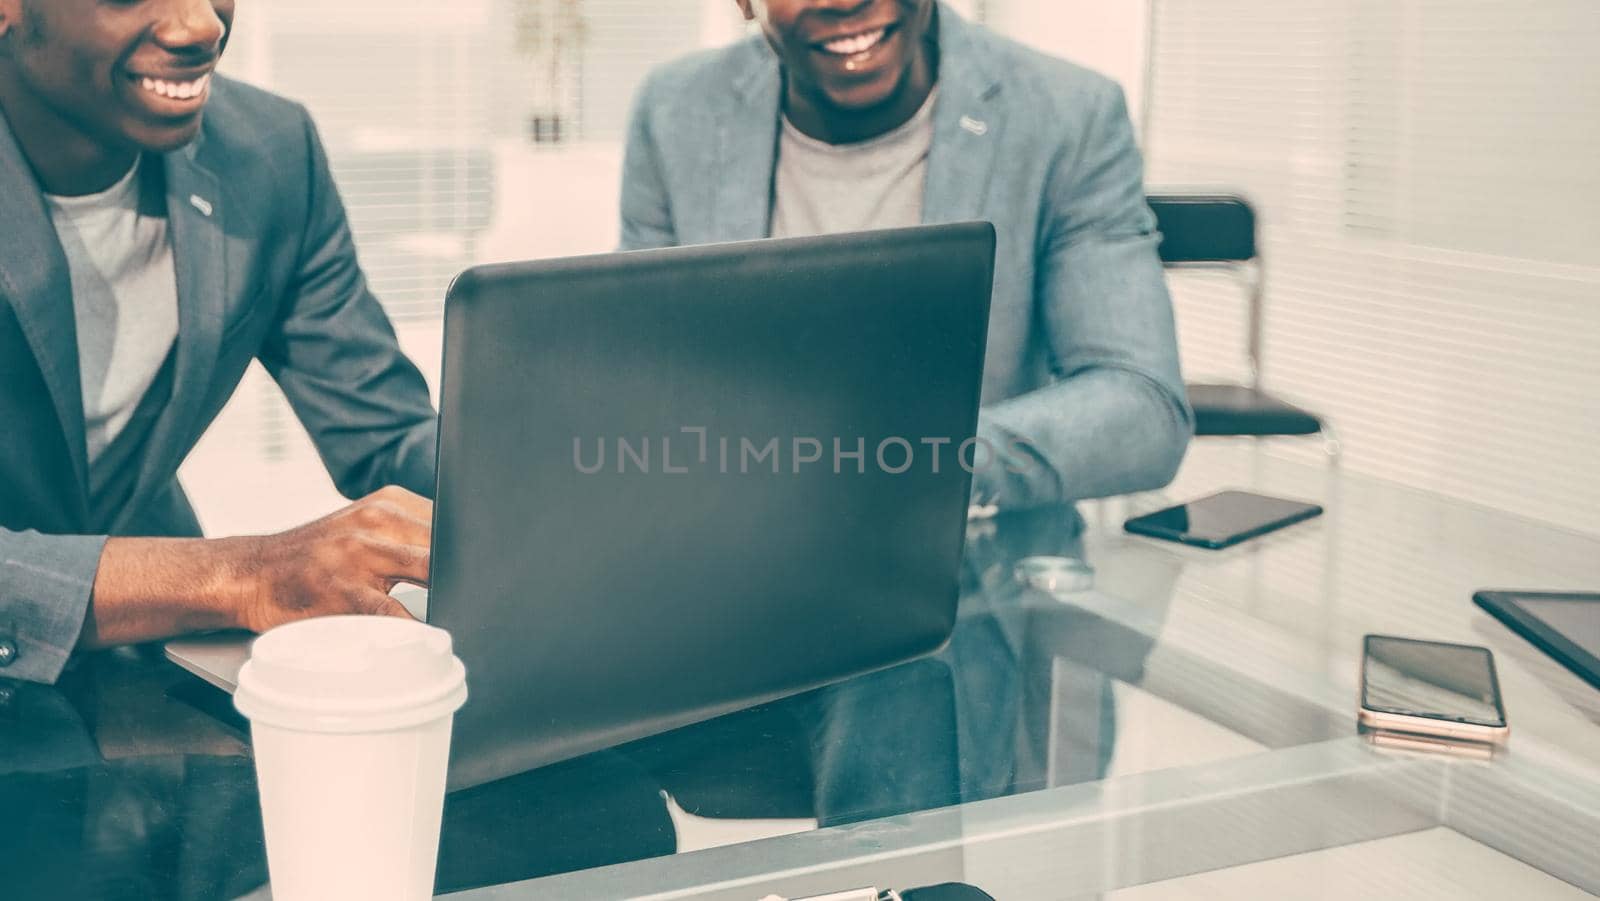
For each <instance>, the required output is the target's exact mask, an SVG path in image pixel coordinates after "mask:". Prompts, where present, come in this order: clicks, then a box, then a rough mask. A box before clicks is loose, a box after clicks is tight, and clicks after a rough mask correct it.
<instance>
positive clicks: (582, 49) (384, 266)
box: [183, 0, 1600, 534]
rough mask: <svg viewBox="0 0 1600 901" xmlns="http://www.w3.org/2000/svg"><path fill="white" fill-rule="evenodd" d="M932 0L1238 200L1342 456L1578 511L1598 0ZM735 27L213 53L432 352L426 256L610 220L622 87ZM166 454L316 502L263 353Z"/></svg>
mask: <svg viewBox="0 0 1600 901" xmlns="http://www.w3.org/2000/svg"><path fill="white" fill-rule="evenodd" d="M952 5H953V6H955V7H956V8H958V9H960V10H962V11H964V12H965V13H966V14H967V15H969V17H972V18H975V19H978V20H980V21H983V22H986V23H988V24H989V25H990V26H991V27H994V28H996V29H997V30H999V31H1001V32H1003V33H1006V34H1008V35H1011V36H1013V37H1015V38H1017V39H1019V40H1022V41H1024V42H1026V43H1029V44H1032V45H1034V46H1037V47H1039V48H1041V49H1043V50H1045V51H1048V52H1051V53H1055V54H1058V55H1063V56H1066V57H1068V58H1071V59H1074V60H1077V61H1079V62H1081V63H1084V64H1086V65H1088V66H1090V67H1092V68H1095V69H1098V70H1100V71H1102V72H1105V73H1106V74H1108V75H1110V76H1112V77H1114V78H1116V79H1117V80H1118V81H1120V82H1121V83H1122V84H1123V86H1124V88H1125V90H1126V92H1127V94H1128V96H1129V100H1130V108H1131V109H1132V111H1133V113H1134V116H1135V119H1136V121H1137V123H1138V125H1139V127H1140V131H1141V138H1142V141H1143V143H1144V145H1145V148H1146V154H1147V162H1148V181H1149V184H1150V185H1151V187H1152V189H1155V188H1160V187H1170V186H1184V187H1223V188H1228V189H1233V190H1238V191H1241V192H1243V193H1244V194H1245V195H1246V196H1248V197H1249V198H1250V199H1251V200H1252V201H1253V203H1254V204H1255V205H1256V208H1257V212H1258V215H1259V216H1260V220H1261V240H1262V245H1261V247H1262V255H1263V257H1264V259H1265V263H1266V273H1267V283H1266V284H1267V293H1266V311H1267V314H1266V342H1265V349H1266V355H1265V367H1264V369H1265V375H1266V379H1267V384H1268V386H1269V387H1271V388H1272V389H1273V390H1274V391H1275V392H1276V393H1278V394H1280V395H1282V396H1284V397H1287V398H1289V399H1291V400H1294V401H1296V402H1298V403H1300V404H1302V405H1303V406H1305V407H1307V408H1309V409H1312V410H1315V411H1316V412H1318V413H1320V414H1323V415H1324V416H1325V417H1327V418H1328V419H1329V420H1330V421H1332V422H1333V423H1334V424H1335V425H1336V426H1337V428H1338V431H1339V434H1340V437H1341V438H1342V439H1343V444H1344V456H1343V462H1342V465H1344V466H1346V467H1349V468H1350V469H1353V470H1359V471H1361V472H1364V473H1369V474H1372V475H1376V476H1379V477H1382V478H1386V479H1391V480H1394V481H1397V482H1403V483H1405V484H1408V485H1412V486H1415V487H1417V488H1420V489H1424V490H1428V491H1435V492H1440V493H1443V494H1447V495H1452V496H1455V497H1459V498H1463V499H1466V500H1469V501H1471V502H1474V503H1478V504H1482V505H1486V506H1490V507H1494V508H1499V509H1502V510H1508V511H1511V512H1514V513H1517V514H1520V515H1524V516H1527V517H1531V518H1534V519H1539V520H1543V521H1547V522H1551V523H1556V524H1559V525H1561V526H1564V527H1567V528H1570V529H1573V530H1577V531H1582V532H1587V533H1590V534H1600V467H1597V465H1596V463H1595V462H1594V461H1595V448H1596V447H1597V446H1600V353H1596V352H1595V350H1594V345H1595V342H1596V336H1600V168H1597V167H1596V165H1595V160H1597V159H1600V116H1596V115H1595V111H1596V110H1600V54H1597V53H1596V51H1595V48H1597V47H1600V5H1596V4H1595V3H1593V0H1528V2H1524V3H1517V4H1510V3H1504V2H1501V0H1296V2H1293V3H1285V2H1282V0H965V2H954V3H952ZM743 33H744V26H743V23H742V22H741V21H740V20H739V18H738V16H737V13H736V10H735V8H734V3H733V0H459V2H456V3H453V4H439V3H434V2H422V0H341V2H337V3H328V2H326V0H258V2H252V3H245V4H241V8H240V10H239V14H238V19H237V22H236V27H235V37H234V39H233V42H232V45H231V46H230V49H229V51H228V57H227V60H226V63H225V65H224V68H225V69H226V70H228V71H229V72H230V73H231V74H233V75H234V76H236V77H239V78H242V79H245V80H247V81H251V82H254V83H257V84H260V85H262V86H264V87H267V88H269V89H272V90H274V91H277V92H280V93H283V94H287V95H289V96H291V97H294V98H296V99H298V100H300V101H302V102H304V103H305V104H306V105H307V106H308V107H309V108H310V109H311V111H312V112H313V114H314V115H315V116H316V118H317V121H318V123H319V125H320V127H321V130H322V134H323V137H324V140H325V142H326V144H327V146H328V150H329V154H330V157H331V160H332V164H333V167H334V171H335V175H336V177H337V178H338V180H339V184H340V186H341V188H342V190H343V193H344V197H345V201H346V203H347V205H348V207H349V211H350V217H351V221H352V224H353V227H354V229H355V232H356V237H357V241H358V245H359V248H360V252H361V257H362V261H363V263H364V265H365V268H366V271H367V273H368V276H369V278H370V279H371V282H372V286H373V289H374V291H375V292H376V293H377V295H378V296H379V298H380V299H381V300H382V301H383V302H384V304H385V306H386V307H387V308H388V310H389V311H390V313H391V315H392V316H393V318H394V320H395V323H396V327H397V328H398V330H399V332H400V334H401V339H402V342H403V343H404V344H405V346H406V348H407V350H408V351H409V352H410V353H411V354H412V355H413V356H414V358H415V359H417V361H418V362H419V364H420V365H421V366H422V367H423V369H424V372H425V373H426V374H427V375H428V377H429V379H430V381H432V382H433V383H434V384H435V385H437V377H438V368H439V343H440V316H441V312H442V310H441V307H442V298H443V296H444V291H445V288H446V286H447V285H448V283H449V280H450V279H451V277H452V276H454V275H455V273H456V272H458V271H460V270H461V269H463V268H465V267H466V266H469V265H472V264H474V263H479V262H488V261H495V260H509V259H528V258H538V257H548V256H561V255H568V254H575V253H588V252H596V251H604V250H608V249H610V248H611V247H612V245H613V244H614V242H615V239H616V232H617V214H616V206H617V191H618V183H619V173H620V163H621V154H622V145H621V140H622V134H623V129H624V125H625V121H626V117H627V111H628V106H629V103H630V101H631V97H632V93H633V91H634V88H635V87H636V86H637V84H638V83H639V80H640V79H641V78H642V77H643V76H644V74H645V73H646V72H647V71H648V70H649V69H650V68H651V67H652V66H654V65H656V64H657V63H659V62H662V61H664V60H667V59H669V58H672V57H675V56H678V55H680V54H683V53H685V52H688V51H691V50H693V49H695V48H697V47H701V46H714V45H719V44H722V43H726V42H727V41H730V40H733V39H736V38H737V37H738V36H739V35H741V34H743ZM1173 287H1174V292H1175V296H1176V298H1177V307H1178V317H1179V326H1180V330H1181V335H1182V343H1183V355H1184V364H1185V366H1186V375H1187V376H1188V377H1189V378H1190V379H1191V380H1204V379H1208V378H1223V379H1239V378H1242V377H1243V375H1244V367H1245V364H1244V354H1243V349H1244V345H1245V336H1244V315H1243V314H1244V311H1245V308H1244V305H1243V304H1242V302H1241V297H1240V294H1239V293H1238V290H1237V286H1236V285H1235V284H1234V283H1233V282H1232V281H1231V280H1230V279H1228V278H1226V277H1224V276H1206V275H1199V274H1181V275H1175V276H1174V278H1173ZM1265 452H1267V453H1275V454H1278V453H1281V454H1286V455H1317V454H1320V452H1321V451H1320V448H1319V447H1318V446H1316V445H1315V444H1314V443H1309V442H1304V441H1292V440H1280V441H1270V442H1268V443H1267V445H1266V448H1265ZM183 476H184V479H185V482H186V484H187V486H188V488H189V491H190V494H191V496H192V497H193V499H194V501H195V504H196V507H197V508H198V511H199V513H200V515H201V518H202V521H203V522H204V523H205V525H206V527H207V529H208V531H210V532H211V533H212V534H230V533H239V532H258V531H267V530H274V529H279V528H284V527H287V526H290V525H294V524H297V523H299V522H303V521H305V520H306V519H308V518H311V517H313V516H315V515H318V514H321V513H323V512H326V511H329V510H332V509H333V508H335V507H336V506H338V505H339V504H340V499H339V497H338V495H337V494H336V493H335V492H334V490H333V488H332V485H331V483H330V482H329V481H328V479H327V476H326V475H325V474H324V473H323V472H322V469H321V465H320V463H319V462H318V461H317V458H316V455H315V452H314V451H313V450H312V449H311V447H310V444H309V442H308V440H307V439H306V438H305V435H304V433H303V432H302V431H301V430H300V428H299V426H298V424H297V423H296V422H295V420H294V418H293V415H292V414H291V413H290V412H289V410H288V407H287V405H286V404H285V403H284V401H283V399H282V397H281V395H279V394H278V393H277V390H276V388H275V387H273V386H272V384H271V381H270V379H268V378H267V377H266V376H265V375H264V373H262V372H261V371H260V370H259V368H257V369H253V370H252V372H251V374H250V375H249V376H248V377H247V379H246V382H245V384H244V386H243V387H242V389H241V391H240V392H239V394H238V395H237V396H236V397H235V399H234V401H233V402H232V404H231V405H230V406H229V408H228V409H227V410H226V411H225V412H224V414H223V416H222V418H221V419H220V420H219V421H218V423H217V425H216V426H215V427H214V428H213V429H212V431H211V432H210V433H209V434H208V435H207V437H206V439H205V440H204V441H203V442H202V444H201V446H200V447H199V449H197V451H196V452H195V454H194V456H193V457H192V458H191V460H190V461H189V463H188V464H187V465H186V467H185V469H184V473H183Z"/></svg>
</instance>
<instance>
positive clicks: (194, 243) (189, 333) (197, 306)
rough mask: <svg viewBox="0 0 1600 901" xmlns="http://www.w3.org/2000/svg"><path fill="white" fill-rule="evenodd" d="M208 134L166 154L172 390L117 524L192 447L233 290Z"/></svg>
mask: <svg viewBox="0 0 1600 901" xmlns="http://www.w3.org/2000/svg"><path fill="white" fill-rule="evenodd" d="M202 140H203V137H202V138H201V139H199V140H196V141H195V142H194V143H192V144H190V145H189V146H187V147H185V148H183V149H181V150H177V151H174V152H172V153H169V154H167V155H166V157H165V158H164V159H165V175H166V194H167V198H166V199H167V227H168V229H169V234H170V235H171V238H172V262H173V268H174V270H175V275H176V277H177V286H178V341H177V349H176V353H177V359H175V360H174V361H173V379H172V396H171V398H170V399H169V400H168V401H167V405H166V409H165V410H163V411H162V413H161V417H160V418H159V419H158V420H157V421H156V425H155V428H154V430H153V431H152V432H151V436H150V442H149V444H148V445H147V447H146V452H145V454H144V460H143V465H142V466H141V467H140V472H139V480H138V482H137V484H136V486H135V488H134V492H133V497H132V500H131V502H130V503H128V504H127V505H126V506H125V507H124V508H123V511H122V513H121V515H119V516H118V517H117V520H116V523H115V525H114V528H115V527H116V526H120V525H123V524H125V523H126V522H127V521H128V520H129V519H130V518H131V517H132V516H134V515H135V514H136V513H137V512H138V509H139V507H140V506H141V505H142V503H143V502H144V501H145V500H146V499H147V498H148V497H149V495H150V492H152V491H153V490H155V489H157V488H160V487H163V486H164V485H165V483H166V481H167V476H168V475H169V474H170V473H171V472H172V471H173V470H174V469H175V468H176V466H177V464H178V463H179V462H181V457H182V456H183V455H184V454H185V453H187V452H188V450H189V432H190V430H191V429H192V428H193V425H194V422H195V420H196V416H197V410H198V408H199V407H200V406H201V405H202V404H204V402H205V398H206V393H207V390H208V388H209V387H210V384H211V373H212V371H213V370H214V369H215V368H216V361H217V353H218V348H219V345H220V342H221V339H222V319H223V311H224V309H225V302H226V298H227V293H226V292H227V289H228V267H227V260H226V254H225V250H226V240H225V237H224V231H223V225H224V222H225V220H224V212H225V210H224V209H223V203H222V200H223V198H222V191H221V190H220V188H219V185H218V182H217V178H216V175H214V174H213V173H212V172H211V171H210V170H209V169H207V168H205V167H204V166H203V165H202V164H201V163H200V161H199V156H200V149H201V141H202Z"/></svg>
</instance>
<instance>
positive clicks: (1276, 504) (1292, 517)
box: [1122, 491, 1322, 550]
mask: <svg viewBox="0 0 1600 901" xmlns="http://www.w3.org/2000/svg"><path fill="white" fill-rule="evenodd" d="M1321 513H1322V508H1321V507H1319V506H1317V505H1316V504H1307V503H1304V502H1301V501H1291V500H1287V499H1285V498H1281V497H1270V496H1268V495H1265V494H1255V493H1253V492H1249V491H1219V492H1217V493H1216V494H1213V495H1210V496H1207V497H1203V498H1200V499H1199V500H1197V501H1190V502H1189V503H1187V504H1179V505H1177V506H1176V507H1168V508H1167V509H1165V510H1157V511H1156V512H1154V513H1146V514H1145V515H1143V516H1136V517H1134V518H1133V519H1130V520H1128V521H1127V522H1126V523H1124V524H1123V526H1122V527H1123V528H1124V529H1127V530H1128V531H1129V532H1132V533H1133V534H1135V535H1148V536H1150V537H1151V538H1165V539H1167V540H1168V541H1177V542H1181V543H1183V544H1190V545H1194V546H1195V547H1203V548H1210V549H1211V550H1220V549H1221V548H1225V547H1231V546H1232V545H1235V544H1238V543H1239V542H1241V541H1244V540H1246V539H1249V538H1255V537H1256V536H1258V535H1265V534H1267V533H1268V532H1272V531H1276V530H1278V529H1281V528H1283V527H1284V526H1287V525H1293V524H1294V523H1297V522H1300V521H1302V520H1306V519H1310V518H1311V517H1313V516H1319V515H1321Z"/></svg>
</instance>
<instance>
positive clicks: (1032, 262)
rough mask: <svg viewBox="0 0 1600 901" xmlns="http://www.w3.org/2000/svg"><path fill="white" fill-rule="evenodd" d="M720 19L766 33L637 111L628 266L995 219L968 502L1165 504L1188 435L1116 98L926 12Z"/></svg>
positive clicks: (858, 3)
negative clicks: (690, 251) (1153, 493)
mask: <svg viewBox="0 0 1600 901" xmlns="http://www.w3.org/2000/svg"><path fill="white" fill-rule="evenodd" d="M735 2H736V3H738V5H739V7H740V9H741V10H742V11H743V12H744V15H745V17H746V18H747V19H751V20H754V21H757V22H758V23H759V24H760V26H761V32H762V34H761V35H759V36H752V37H750V38H748V39H746V40H743V41H740V42H738V43H736V44H734V45H732V46H729V47H726V48H722V49H719V50H714V51H709V52H703V53H700V54H697V55H694V56H690V57H688V58H686V59H682V60H679V61H677V62H674V63H671V64H668V65H667V66H665V67H663V68H661V69H659V70H657V71H656V72H654V73H652V75H651V77H650V78H649V79H648V80H647V82H646V83H645V85H644V87H643V88H642V89H641V90H640V92H639V95H638V98H637V99H636V102H635V109H634V115H633V121H632V124H631V128H630V131H629V134H628V147H627V154H626V162H625V164H624V176H623V187H622V242H621V243H622V247H623V248H624V249H634V248H646V247H663V246H670V245H675V244H696V243H708V242H716V241H735V240H748V239H756V238H764V237H791V236H799V235H807V234H819V233H824V232H844V231H855V230H861V229H867V228H887V227H896V226H906V225H915V224H918V223H940V222H954V221H960V220H969V219H984V220H988V221H990V222H993V223H994V224H995V227H996V231H997V232H998V237H999V243H998V248H997V258H996V269H995V286H994V298H993V307H992V313H991V318H990V324H989V347H988V357H987V362H986V365H985V371H984V377H983V403H984V406H983V410H982V413H981V416H980V419H979V430H978V434H979V436H980V437H981V438H983V439H984V440H985V441H987V442H989V444H990V445H991V446H992V447H994V448H996V449H999V450H1002V451H1003V452H1004V453H1005V454H1006V460H1005V465H1003V466H1001V465H990V466H982V465H980V466H979V467H978V471H977V472H976V473H975V475H974V485H973V492H974V498H973V499H974V502H975V503H977V504H979V505H982V506H987V505H995V506H998V507H999V508H1000V509H1005V508H1008V507H1009V508H1022V507H1030V506H1036V505H1040V504H1045V503H1060V502H1068V501H1073V500H1078V499H1083V498H1092V497H1102V496H1106V495H1112V494H1120V493H1124V492H1129V491H1137V490H1142V489H1149V488H1155V487H1159V486H1161V485H1164V484H1166V483H1167V482H1168V481H1169V480H1170V479H1171V478H1172V475H1173V473H1174V472H1175V471H1176V469H1177V466H1178V464H1179V462H1180V461H1181V459H1182V457H1183V453H1184V449H1185V447H1186V446H1187V443H1188V439H1189V436H1190V434H1191V431H1192V420H1191V414H1190V412H1189V408H1188V405H1187V403H1186V401H1185V397H1184V389H1183V382H1182V380H1181V378H1180V377H1179V371H1178V351H1177V340H1176V337H1175V334H1174V328H1173V321H1172V304H1171V301H1170V299H1169V297H1168V295H1167V290H1166V284H1165V281H1164V279H1163V275H1162V269H1161V263H1160V260H1159V258H1158V257H1157V254H1156V245H1157V243H1158V236H1157V233H1156V231H1155V219H1154V217H1153V216H1152V215H1151V213H1150V210H1149V208H1148V207H1147V206H1146V204H1145V200H1144V185H1143V163H1142V160H1141V158H1140V155H1139V151H1138V148H1137V147H1136V146H1135V144H1134V139H1133V129H1132V126H1131V124H1130V122H1129V120H1128V113H1127V109H1126V106H1125V104H1124V101H1123V97H1122V92H1121V90H1120V88H1118V87H1117V85H1116V84H1115V83H1113V82H1111V81H1109V80H1108V79H1106V78H1104V77H1102V76H1099V75H1097V74H1094V73H1092V72H1090V71H1088V70H1086V69H1083V68H1080V67H1078V66H1075V65H1073V64H1071V63H1068V62H1065V61H1062V60H1058V59H1053V58H1050V57H1048V56H1045V55H1043V54H1040V53H1036V52H1034V51H1031V50H1028V49H1026V48H1023V47H1022V46H1020V45H1018V44H1015V43H1012V42H1011V41H1008V40H1005V39H1003V38H1001V37H999V36H997V35H995V34H993V33H991V32H989V31H987V30H985V29H983V28H981V27H978V26H975V25H972V24H970V23H968V22H966V21H964V20H962V19H961V17H960V16H958V15H957V14H956V13H955V12H954V11H953V10H951V9H950V8H949V7H948V6H946V5H944V4H942V3H937V2H935V0H735ZM1013 450H1015V451H1016V454H1012V451H1013ZM1018 455H1020V456H1018ZM978 457H979V461H980V463H981V459H982V455H981V454H980V455H978Z"/></svg>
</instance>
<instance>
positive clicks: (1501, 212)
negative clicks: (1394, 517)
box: [1146, 0, 1600, 534]
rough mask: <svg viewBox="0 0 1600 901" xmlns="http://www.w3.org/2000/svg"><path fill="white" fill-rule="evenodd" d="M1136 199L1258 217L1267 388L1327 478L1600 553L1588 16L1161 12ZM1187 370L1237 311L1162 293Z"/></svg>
mask: <svg viewBox="0 0 1600 901" xmlns="http://www.w3.org/2000/svg"><path fill="white" fill-rule="evenodd" d="M1151 35H1152V53H1153V60H1152V63H1153V65H1152V69H1151V71H1152V75H1151V79H1152V83H1151V85H1150V86H1149V91H1150V93H1149V104H1150V108H1149V117H1148V121H1149V126H1148V129H1149V130H1148V133H1147V135H1146V142H1147V146H1146V153H1147V158H1148V173H1149V174H1148V179H1149V182H1150V183H1151V184H1152V185H1153V186H1207V187H1225V188H1226V187H1231V188H1237V189H1240V190H1242V191H1243V192H1244V193H1245V194H1246V195H1247V196H1248V197H1249V198H1250V199H1251V200H1252V201H1253V202H1254V204H1255V205H1256V207H1257V212H1258V215H1259V220H1260V229H1261V238H1262V247H1263V252H1264V255H1265V260H1266V266H1267V314H1266V356H1265V367H1264V369H1265V373H1266V377H1267V386H1268V387H1269V388H1270V389H1272V390H1274V391H1275V392H1278V393H1280V394H1283V395H1285V396H1287V397H1289V398H1291V399H1294V400H1296V401H1298V402H1301V403H1303V404H1304V405H1306V406H1308V407H1309V408H1311V409H1313V410H1315V411H1317V412H1320V413H1322V414H1324V415H1325V416H1326V417H1328V418H1329V419H1330V420H1331V421H1332V422H1333V423H1334V425H1335V426H1336V427H1337V429H1338V431H1339V433H1340V435H1341V437H1342V438H1343V439H1344V446H1345V458H1344V460H1345V465H1347V466H1349V467H1351V468H1355V469H1359V470H1362V471H1365V472H1368V473H1372V474H1375V475H1378V476H1381V477H1384V478H1389V479H1393V480H1396V481H1402V482H1405V483H1407V484H1411V485H1415V486H1418V487H1421V488H1424V489H1427V490H1432V491H1438V492H1442V493H1444V494H1448V495H1452V496H1456V497H1460V498H1463V499H1467V500H1469V501H1473V502H1476V503H1481V504H1485V505H1488V506H1492V507H1496V508H1500V509H1505V510H1510V511H1513V512H1517V513H1520V514H1524V515H1526V516H1529V517H1533V518H1537V519H1541V520H1546V521H1550V522H1554V523H1558V524H1561V525H1564V526H1567V527H1570V528H1573V529H1576V530H1579V531H1583V532H1588V533H1591V534H1594V533H1600V465H1597V464H1596V463H1595V459H1596V454H1595V448H1596V446H1597V442H1600V354H1596V353H1595V351H1594V344H1595V336H1596V335H1600V169H1597V167H1596V166H1595V160H1596V159H1600V117H1597V116H1596V115H1595V110H1597V109H1600V56H1597V55H1596V54H1595V52H1594V48H1595V47H1596V46H1600V6H1596V5H1595V4H1594V3H1593V2H1592V0H1529V2H1525V3H1518V4H1506V3H1501V2H1495V0H1305V2H1297V3H1282V2H1277V0H1156V2H1155V3H1154V7H1153V22H1152V30H1151ZM1173 285H1174V292H1175V295H1176V303H1177V307H1178V315H1179V324H1180V330H1181V334H1182V341H1183V353H1184V360H1185V365H1186V368H1187V373H1186V374H1187V375H1188V377H1189V378H1190V379H1191V380H1199V379H1201V378H1205V377H1213V376H1231V377H1235V378H1238V377H1242V375H1243V371H1242V370H1243V354H1242V350H1243V346H1244V337H1243V331H1242V318H1241V315H1240V314H1241V313H1242V310H1241V307H1240V298H1239V295H1238V293H1237V291H1236V290H1235V289H1234V287H1233V286H1232V285H1231V284H1230V283H1228V282H1227V281H1226V280H1223V279H1199V280H1191V279H1189V278H1187V277H1175V278H1174V279H1173Z"/></svg>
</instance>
